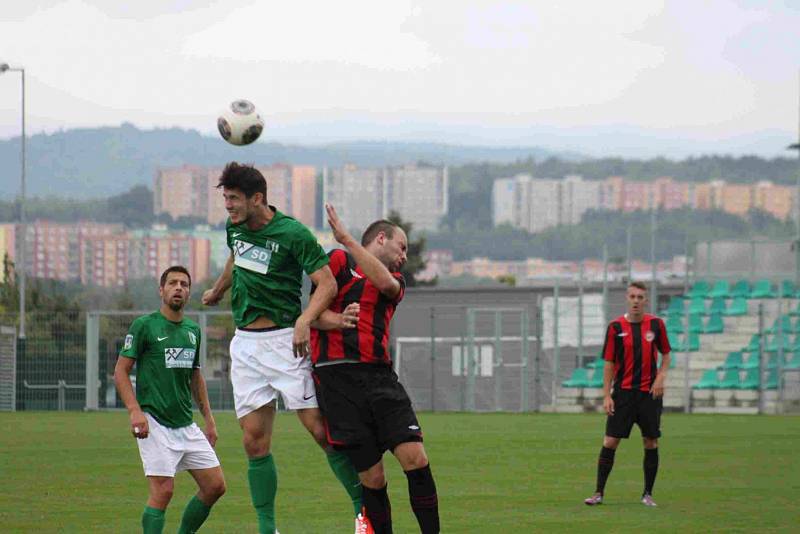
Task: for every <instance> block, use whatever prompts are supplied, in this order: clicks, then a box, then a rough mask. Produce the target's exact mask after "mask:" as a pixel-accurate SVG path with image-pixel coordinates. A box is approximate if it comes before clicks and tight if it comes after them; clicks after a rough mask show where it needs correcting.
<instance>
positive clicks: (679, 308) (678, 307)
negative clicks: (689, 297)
mask: <svg viewBox="0 0 800 534" xmlns="http://www.w3.org/2000/svg"><path fill="white" fill-rule="evenodd" d="M671 312H672V313H680V314H681V315H683V297H672V298H671V299H669V307H667V314H669V313H671Z"/></svg>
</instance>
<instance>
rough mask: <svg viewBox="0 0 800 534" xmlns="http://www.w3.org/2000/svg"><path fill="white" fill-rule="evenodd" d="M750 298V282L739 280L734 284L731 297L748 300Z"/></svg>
mask: <svg viewBox="0 0 800 534" xmlns="http://www.w3.org/2000/svg"><path fill="white" fill-rule="evenodd" d="M749 296H750V282H748V281H747V280H739V281H738V282H736V283H735V284H733V289H731V297H733V298H748V297H749Z"/></svg>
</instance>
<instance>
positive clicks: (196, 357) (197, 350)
mask: <svg viewBox="0 0 800 534" xmlns="http://www.w3.org/2000/svg"><path fill="white" fill-rule="evenodd" d="M195 334H196V335H197V344H196V345H195V347H194V361H193V362H192V368H193V369H200V344H201V343H202V342H203V333H202V332H201V331H200V328H199V327H198V328H195Z"/></svg>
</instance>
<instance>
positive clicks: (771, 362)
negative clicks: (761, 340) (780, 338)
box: [767, 352, 786, 369]
mask: <svg viewBox="0 0 800 534" xmlns="http://www.w3.org/2000/svg"><path fill="white" fill-rule="evenodd" d="M784 358H786V356H784ZM777 368H778V353H777V352H776V353H772V354H770V355H769V358H767V369H777Z"/></svg>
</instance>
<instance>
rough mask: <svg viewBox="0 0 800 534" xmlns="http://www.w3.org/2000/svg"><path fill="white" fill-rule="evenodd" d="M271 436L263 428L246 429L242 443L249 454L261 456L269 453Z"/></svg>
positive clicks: (252, 456) (254, 456)
mask: <svg viewBox="0 0 800 534" xmlns="http://www.w3.org/2000/svg"><path fill="white" fill-rule="evenodd" d="M271 441H272V440H271V439H270V436H268V435H267V433H266V432H264V431H262V430H248V429H245V430H244V434H243V436H242V444H243V445H244V450H245V452H246V453H247V456H249V457H250V458H260V457H262V456H266V455H267V454H269V451H270V445H271V444H272V443H271Z"/></svg>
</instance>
